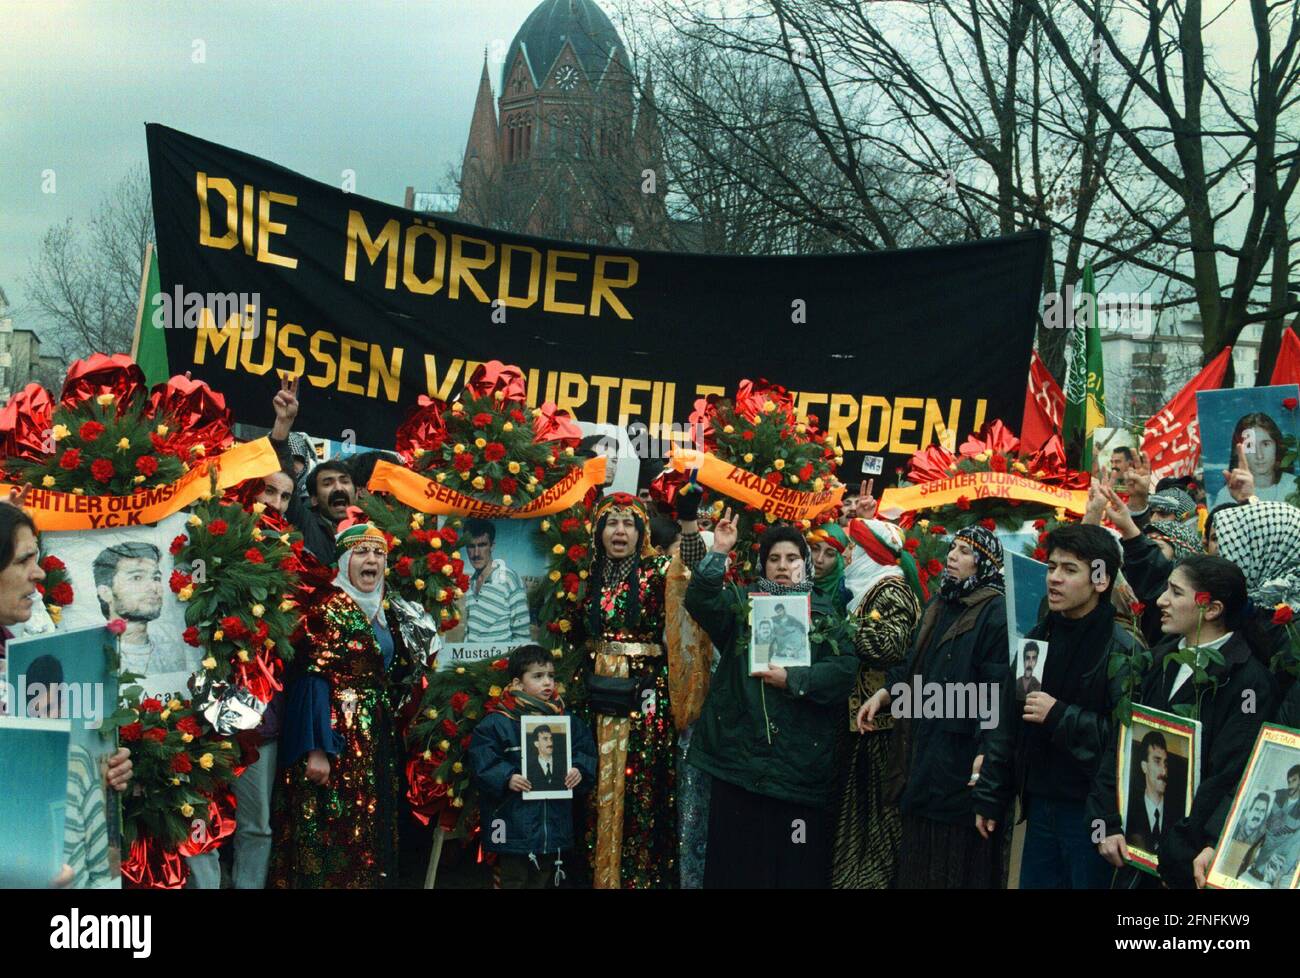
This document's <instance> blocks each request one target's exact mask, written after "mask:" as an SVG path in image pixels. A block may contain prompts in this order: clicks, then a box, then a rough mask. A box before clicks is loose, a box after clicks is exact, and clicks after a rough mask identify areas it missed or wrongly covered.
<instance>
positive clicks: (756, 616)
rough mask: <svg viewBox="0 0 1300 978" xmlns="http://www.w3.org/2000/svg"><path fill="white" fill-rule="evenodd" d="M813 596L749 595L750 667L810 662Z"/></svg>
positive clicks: (758, 668)
mask: <svg viewBox="0 0 1300 978" xmlns="http://www.w3.org/2000/svg"><path fill="white" fill-rule="evenodd" d="M811 631H812V598H811V597H810V596H809V595H807V594H751V595H750V596H749V671H750V673H751V674H752V673H756V672H763V671H764V670H766V669H767V667H768V666H781V667H782V668H783V669H789V668H791V667H793V666H810V665H812V644H811V643H810V642H809V640H808V634H809V632H811Z"/></svg>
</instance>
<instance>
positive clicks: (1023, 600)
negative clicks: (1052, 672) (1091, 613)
mask: <svg viewBox="0 0 1300 978" xmlns="http://www.w3.org/2000/svg"><path fill="white" fill-rule="evenodd" d="M1006 555H1007V559H1006V567H1005V572H1006V579H1007V639H1008V644H1009V645H1010V650H1009V651H1010V660H1011V667H1012V669H1015V670H1016V675H1017V676H1019V675H1020V673H1021V671H1022V670H1021V669H1019V668H1017V667H1018V664H1020V663H1021V661H1022V660H1021V657H1020V643H1021V641H1022V640H1023V639H1024V638H1025V636H1027V635H1028V634H1029V633H1030V632H1031V631H1032V630H1033V628H1034V626H1035V625H1037V624H1038V622H1039V619H1040V618H1042V617H1043V615H1045V614H1046V612H1047V565H1046V564H1045V563H1043V562H1042V561H1040V560H1034V559H1033V558H1032V557H1026V556H1025V555H1024V554H1022V553H1018V552H1016V551H1015V550H1013V549H1010V548H1008V549H1007V550H1006ZM1043 647H1044V648H1046V647H1047V646H1046V643H1044V645H1043ZM1039 679H1042V674H1041V673H1040V674H1039Z"/></svg>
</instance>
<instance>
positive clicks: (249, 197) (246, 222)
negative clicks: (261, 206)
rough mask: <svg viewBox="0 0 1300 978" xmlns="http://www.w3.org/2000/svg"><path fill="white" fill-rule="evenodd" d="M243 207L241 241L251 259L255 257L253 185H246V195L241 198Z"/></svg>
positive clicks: (240, 230)
mask: <svg viewBox="0 0 1300 978" xmlns="http://www.w3.org/2000/svg"><path fill="white" fill-rule="evenodd" d="M241 200H242V202H243V203H242V206H241V208H240V222H241V223H240V225H239V239H240V241H241V242H242V243H243V245H244V254H246V255H248V256H249V257H250V258H251V257H252V255H253V185H252V184H249V183H246V184H244V193H243V196H242V197H241Z"/></svg>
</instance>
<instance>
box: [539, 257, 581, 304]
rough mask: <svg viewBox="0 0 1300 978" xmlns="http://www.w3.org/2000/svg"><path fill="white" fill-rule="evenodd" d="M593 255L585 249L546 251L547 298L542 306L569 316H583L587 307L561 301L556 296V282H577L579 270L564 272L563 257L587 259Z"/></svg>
mask: <svg viewBox="0 0 1300 978" xmlns="http://www.w3.org/2000/svg"><path fill="white" fill-rule="evenodd" d="M590 257H591V256H590V255H588V254H587V253H586V252H585V251H548V252H547V253H546V298H545V299H544V300H543V302H542V308H543V309H545V310H546V311H547V312H562V313H565V314H566V315H569V316H581V315H582V314H583V313H584V312H586V309H584V308H583V307H582V305H581V304H580V303H577V302H561V301H559V300H558V299H556V298H555V283H556V282H576V281H578V273H577V272H562V271H560V268H559V261H560V259H561V258H575V259H578V260H580V261H586V260H587V259H589V258H590Z"/></svg>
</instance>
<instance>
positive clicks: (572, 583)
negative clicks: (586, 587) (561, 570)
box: [560, 574, 582, 593]
mask: <svg viewBox="0 0 1300 978" xmlns="http://www.w3.org/2000/svg"><path fill="white" fill-rule="evenodd" d="M560 583H561V584H562V585H563V587H564V590H566V591H569V592H572V593H577V590H578V588H579V587H581V586H582V579H581V578H580V577H578V575H577V574H565V575H564V580H562V581H561V582H560Z"/></svg>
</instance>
